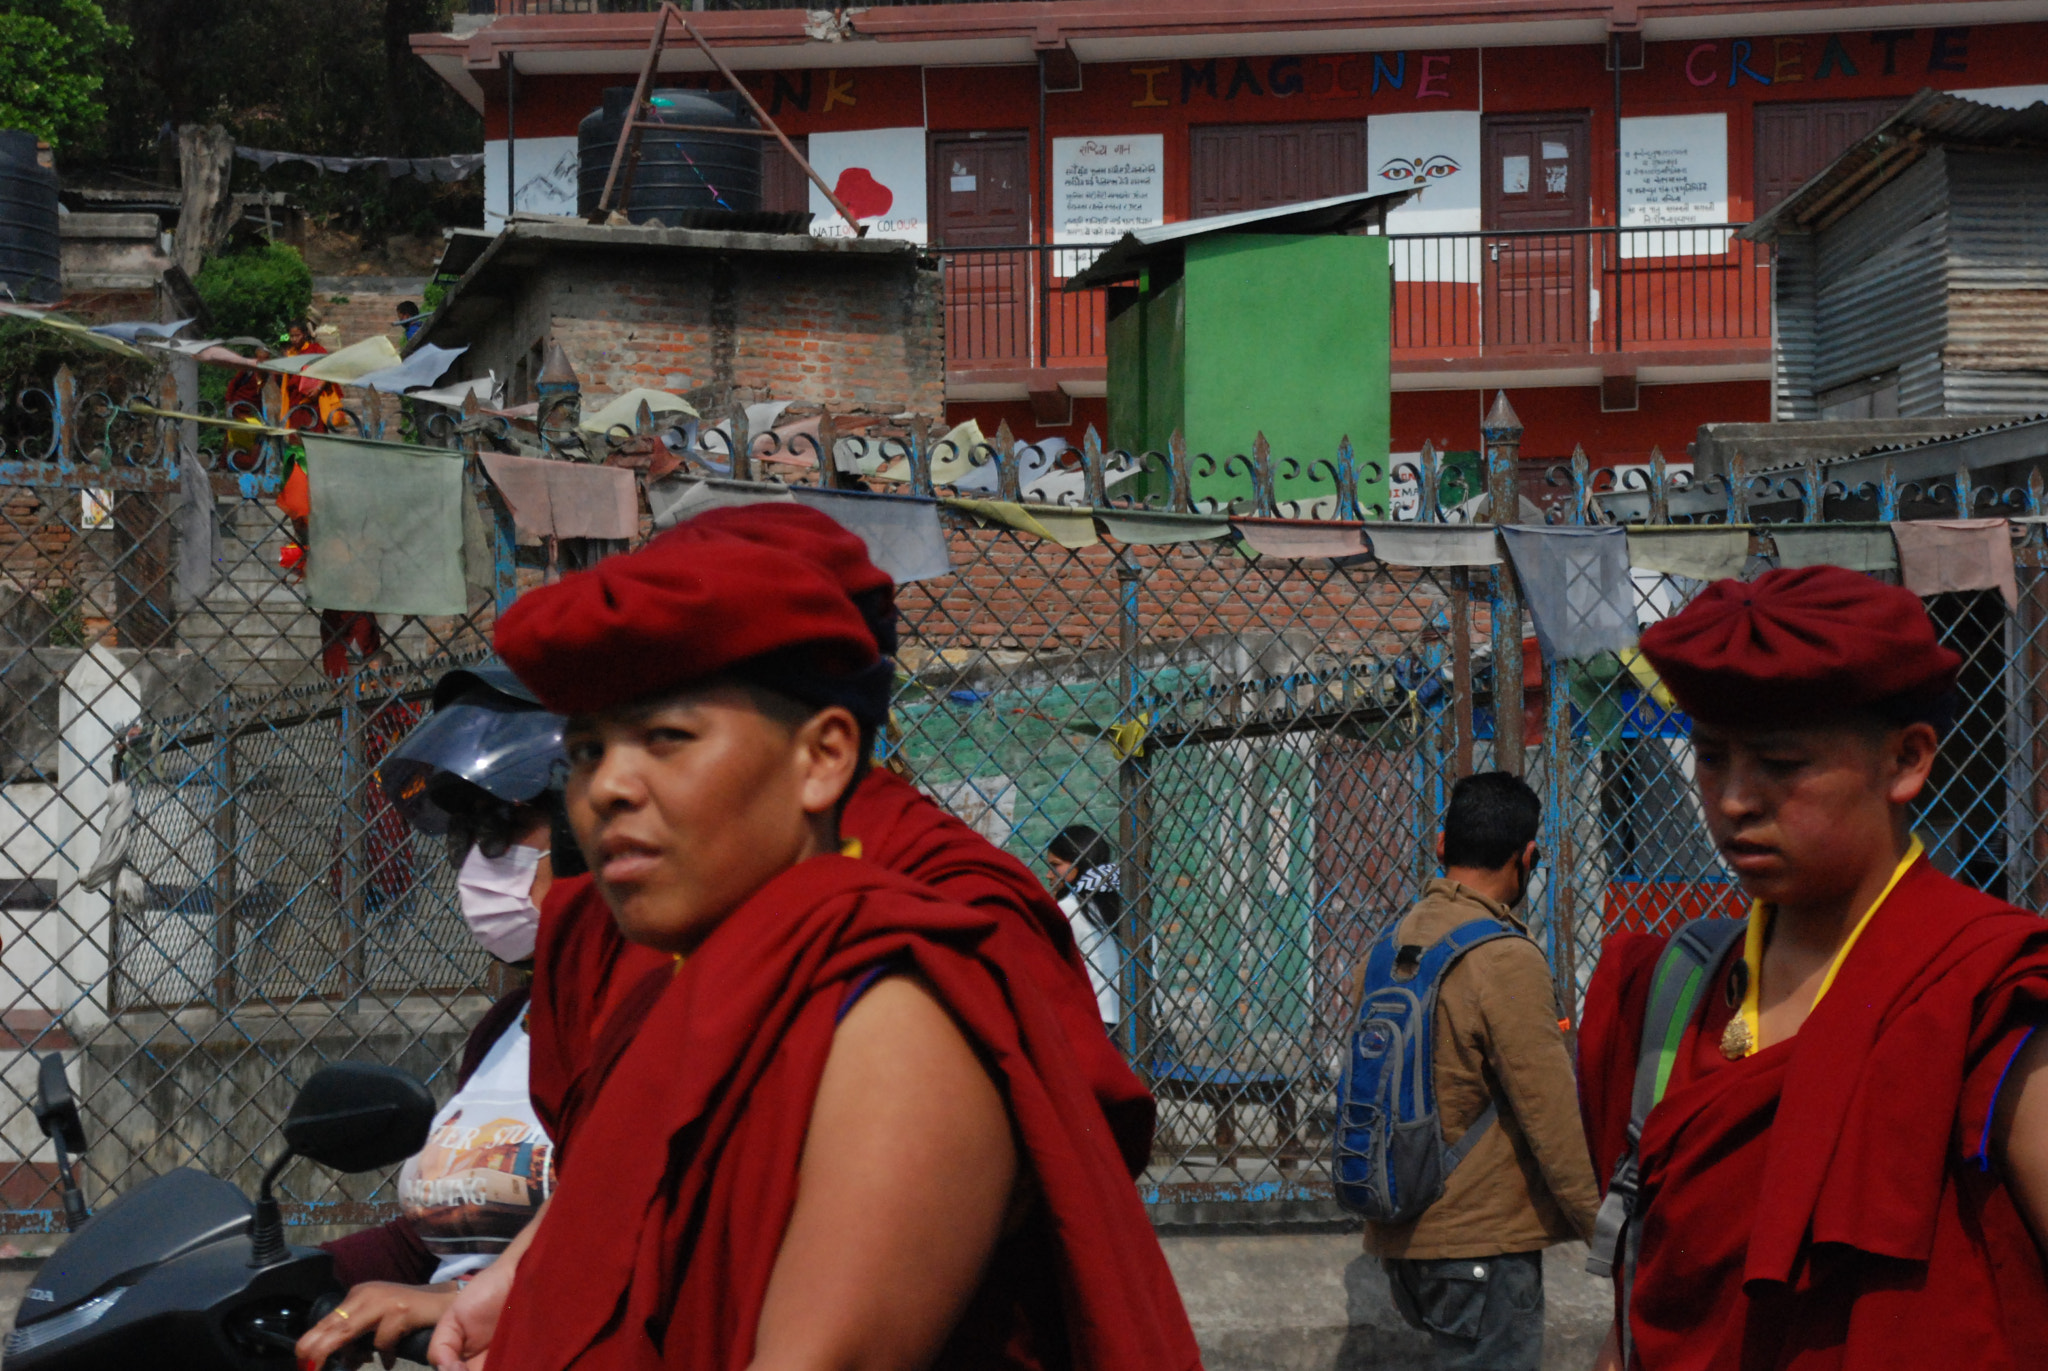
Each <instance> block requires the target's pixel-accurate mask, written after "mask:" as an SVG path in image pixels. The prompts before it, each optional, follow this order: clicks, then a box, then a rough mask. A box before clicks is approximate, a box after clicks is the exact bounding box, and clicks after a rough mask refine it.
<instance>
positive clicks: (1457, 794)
mask: <svg viewBox="0 0 2048 1371" xmlns="http://www.w3.org/2000/svg"><path fill="white" fill-rule="evenodd" d="M1542 822H1543V802H1542V801H1541V800H1539V799H1537V798H1536V792H1535V791H1533V790H1531V789H1529V786H1528V784H1527V783H1526V782H1525V781H1523V780H1522V778H1521V777H1519V776H1512V775H1510V774H1508V773H1507V772H1505V771H1481V772H1477V773H1475V774H1473V775H1470V776H1466V777H1464V778H1463V779H1461V780H1460V781H1459V782H1458V783H1457V784H1456V785H1454V786H1452V787H1451V804H1450V808H1449V809H1448V810H1446V811H1445V813H1444V865H1445V866H1446V867H1453V866H1462V867H1466V868H1468V869H1471V870H1476V871H1498V870H1500V869H1501V868H1502V867H1504V866H1506V865H1507V864H1508V863H1509V862H1511V861H1513V860H1514V859H1515V858H1516V857H1517V856H1518V855H1520V853H1521V851H1522V849H1523V848H1525V847H1527V846H1528V845H1529V844H1530V843H1533V842H1535V841H1536V830H1537V827H1538V826H1539V825H1540V824H1541V823H1542Z"/></svg>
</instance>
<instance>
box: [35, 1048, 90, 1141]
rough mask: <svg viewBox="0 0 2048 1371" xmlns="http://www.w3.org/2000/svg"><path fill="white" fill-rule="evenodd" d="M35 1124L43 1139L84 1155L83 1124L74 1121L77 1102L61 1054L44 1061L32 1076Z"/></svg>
mask: <svg viewBox="0 0 2048 1371" xmlns="http://www.w3.org/2000/svg"><path fill="white" fill-rule="evenodd" d="M36 1123H37V1124H38V1125H39V1126H40V1127H41V1128H42V1130H43V1136H44V1137H46V1138H52V1139H55V1140H56V1141H57V1142H60V1143H62V1144H63V1145H64V1147H65V1148H66V1149H68V1150H69V1151H71V1152H73V1153H80V1152H83V1151H85V1122H84V1121H83V1120H82V1119H80V1118H79V1117H78V1101H77V1100H76V1099H74V1098H73V1097H72V1094H71V1080H70V1078H69V1077H67V1076H66V1075H65V1074H64V1057H63V1055H62V1054H61V1053H57V1052H52V1053H51V1054H50V1055H49V1056H47V1057H44V1058H43V1060H42V1064H41V1066H40V1068H39V1069H38V1071H37V1073H36Z"/></svg>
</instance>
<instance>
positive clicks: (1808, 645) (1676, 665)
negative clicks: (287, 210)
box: [1642, 566, 1963, 728]
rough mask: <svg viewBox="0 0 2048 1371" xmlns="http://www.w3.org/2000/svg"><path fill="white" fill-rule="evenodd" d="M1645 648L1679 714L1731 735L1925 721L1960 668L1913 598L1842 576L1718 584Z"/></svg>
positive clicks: (1649, 637) (1831, 569) (1825, 572)
mask: <svg viewBox="0 0 2048 1371" xmlns="http://www.w3.org/2000/svg"><path fill="white" fill-rule="evenodd" d="M1642 649H1643V655H1644V656H1645V657H1647V658H1649V660H1650V665H1651V666H1653V667H1655V668H1656V669H1657V675H1658V676H1660V677H1661V678H1662V679H1663V681H1664V684H1665V685H1666V686H1668V687H1670V690H1671V693H1672V694H1673V695H1674V696H1676V697H1677V699H1678V703H1679V704H1680V705H1681V706H1682V707H1683V708H1684V709H1685V712H1686V713H1688V714H1690V715H1692V716H1693V717H1694V718H1695V719H1700V720H1703V721H1705V722H1707V723H1713V724H1720V725H1722V726H1724V727H1735V728H1742V727H1750V728H1755V727H1768V726H1771V725H1774V724H1810V723H1815V722H1819V721H1821V720H1824V719H1827V718H1829V717H1831V716H1836V715H1840V714H1843V713H1846V712H1849V711H1853V710H1876V711H1877V712H1879V713H1882V714H1885V715H1887V716H1890V717H1894V718H1901V719H1904V718H1910V717H1916V716H1923V715H1926V714H1929V713H1932V712H1933V711H1934V710H1936V708H1937V707H1938V706H1939V705H1940V704H1941V702H1942V700H1943V698H1944V697H1945V696H1946V695H1947V694H1948V692H1949V691H1950V690H1951V689H1953V688H1954V686H1955V683H1956V673H1957V672H1958V671H1959V670H1961V668H1962V665H1963V659H1962V657H1961V656H1960V655H1958V654H1957V653H1955V652H1952V651H1951V650H1949V649H1948V648H1946V647H1943V646H1942V645H1941V643H1940V642H1939V641H1938V640H1937V639H1936V637H1935V633H1934V624H1933V623H1932V622H1931V621H1930V620H1929V619H1928V617H1927V610H1926V608H1925V607H1924V606H1923V605H1922V604H1921V603H1920V597H1919V596H1917V595H1915V594H1914V593H1913V592H1912V591H1910V590H1906V589H1903V588H1902V587H1899V586H1888V585H1884V584H1882V583H1881V582H1878V581H1874V580H1872V579H1871V578H1870V577H1868V576H1865V575H1863V574H1862V573H1861V572H1856V571H1846V570H1844V569H1843V568H1841V567H1838V566H1813V567H1799V568H1796V569H1794V568H1782V569H1780V570H1777V571H1768V572H1765V573H1764V574H1763V575H1762V576H1759V577H1757V579H1756V580H1754V581H1748V582H1744V581H1716V582H1714V583H1713V584H1712V585H1710V586H1708V587H1707V588H1706V589H1705V590H1703V591H1701V592H1700V594H1699V596H1698V597H1697V598H1696V599H1694V600H1693V602H1692V603H1691V604H1689V605H1687V606H1686V607H1685V608H1684V609H1683V610H1681V611H1679V612H1678V613H1677V614H1675V615H1673V616H1672V617H1671V618H1669V619H1665V620H1663V621H1662V622H1660V623H1656V624H1653V625H1651V626H1650V627H1649V628H1647V629H1645V630H1643V638H1642Z"/></svg>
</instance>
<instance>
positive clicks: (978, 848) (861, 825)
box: [528, 502, 1153, 1176]
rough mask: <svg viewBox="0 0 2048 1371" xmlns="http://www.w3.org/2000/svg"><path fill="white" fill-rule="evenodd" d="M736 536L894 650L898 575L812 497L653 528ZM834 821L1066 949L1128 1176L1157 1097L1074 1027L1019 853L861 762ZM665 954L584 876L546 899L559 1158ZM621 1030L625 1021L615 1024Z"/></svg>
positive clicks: (541, 1106) (921, 878)
mask: <svg viewBox="0 0 2048 1371" xmlns="http://www.w3.org/2000/svg"><path fill="white" fill-rule="evenodd" d="M703 539H734V540H738V541H741V542H745V543H751V544H756V545H759V546H764V547H771V548H778V549H781V550H783V551H786V552H790V553H794V554H796V555H798V556H801V557H803V558H805V559H806V560H807V561H810V562H812V563H814V564H816V565H817V566H818V567H819V568H820V569H821V570H823V571H824V572H825V573H826V574H827V575H829V576H830V577H831V578H832V579H833V580H834V581H836V582H837V583H838V584H839V586H840V587H841V588H842V589H843V590H845V592H846V593H847V596H848V597H849V598H850V599H851V600H852V601H853V602H854V605H855V607H856V608H858V609H859V610H860V611H861V617H862V619H863V620H864V621H865V622H866V623H867V625H868V628H869V631H870V632H872V633H873V634H874V635H875V638H876V642H877V646H879V647H880V649H881V651H882V653H883V655H884V656H889V657H893V656H894V655H895V652H896V603H895V586H894V583H893V582H892V581H891V580H890V577H889V574H888V573H887V572H885V571H883V570H882V569H881V568H879V567H877V566H876V565H875V564H874V562H873V560H872V559H871V558H870V557H869V555H868V549H867V545H866V543H864V542H863V541H862V540H861V539H860V538H859V537H857V536H856V535H854V534H852V533H850V532H848V531H847V530H846V529H845V528H844V527H842V526H841V525H840V524H839V523H837V522H836V521H834V520H833V519H831V518H829V517H828V516H826V515H824V514H821V513H819V512H818V511H817V510H814V509H809V508H806V507H805V506H802V505H797V504H793V503H790V504H785V503H781V502H776V503H773V504H756V505H743V506H739V507H736V508H729V509H716V510H710V511H707V512H706V513H704V514H700V515H698V516H697V517H696V518H694V519H691V520H688V521H687V522H685V523H682V524H679V525H677V526H676V527H675V528H674V529H672V530H670V531H669V532H667V533H665V534H663V535H662V536H661V538H660V539H658V540H657V541H658V542H662V543H668V542H671V541H675V542H690V541H698V540H703ZM839 824H840V831H841V833H842V835H843V836H845V837H847V838H849V839H851V840H853V841H856V842H858V843H859V844H860V847H861V856H862V859H863V860H866V861H870V862H873V863H875V864H877V865H879V866H882V867H886V868H887V869H888V870H890V871H895V872H898V873H900V874H902V875H905V876H909V877H910V878H911V879H913V880H915V881H918V882H921V883H922V884H925V885H928V886H930V887H931V888H932V889H934V890H936V891H938V892H939V893H941V894H943V895H945V896H946V897H947V898H948V899H951V900H955V901H957V902H959V903H961V904H966V905H972V906H975V907H977V908H982V909H986V910H988V911H989V912H990V913H992V914H995V915H997V916H999V917H1003V918H1006V919H1015V920H1017V921H1018V922H1019V923H1021V924H1022V925H1024V926H1026V927H1029V928H1031V929H1033V930H1035V931H1036V932H1038V933H1039V934H1041V935H1042V936H1043V937H1044V938H1045V939H1046V940H1047V941H1048V942H1049V943H1050V944H1051V946H1052V949H1053V951H1054V952H1055V953H1056V954H1057V955H1058V956H1059V957H1060V958H1061V959H1063V960H1065V961H1066V962H1068V963H1069V964H1070V966H1071V969H1072V972H1073V980H1074V984H1075V986H1076V987H1077V988H1078V990H1079V993H1078V994H1076V995H1060V996H1057V997H1055V1000H1054V1006H1055V1008H1056V1009H1057V1010H1058V1012H1060V1013H1061V1014H1062V1015H1064V1016H1069V1017H1074V1018H1075V1020H1076V1021H1075V1023H1074V1024H1073V1025H1071V1027H1072V1028H1073V1030H1074V1032H1073V1036H1074V1038H1075V1041H1076V1044H1077V1046H1078V1047H1079V1049H1080V1050H1081V1051H1082V1053H1083V1055H1084V1058H1085V1060H1084V1062H1083V1065H1084V1069H1085V1070H1087V1072H1088V1073H1089V1078H1090V1079H1091V1080H1092V1081H1093V1082H1095V1085H1096V1089H1097V1093H1098V1094H1099V1095H1101V1096H1102V1097H1103V1098H1105V1099H1110V1098H1116V1099H1118V1100H1119V1104H1118V1106H1117V1107H1118V1108H1119V1109H1120V1110H1121V1111H1125V1112H1133V1111H1135V1112H1136V1113H1137V1114H1138V1115H1141V1116H1142V1117H1134V1118H1133V1121H1132V1126H1131V1128H1129V1129H1127V1130H1125V1131H1127V1132H1129V1133H1131V1134H1133V1135H1135V1134H1136V1133H1137V1132H1138V1131H1139V1130H1141V1129H1142V1131H1143V1132H1144V1134H1145V1136H1146V1140H1147V1145H1146V1146H1144V1147H1140V1148H1137V1149H1136V1150H1135V1152H1134V1153H1133V1157H1132V1160H1131V1170H1132V1174H1133V1175H1134V1176H1135V1175H1136V1174H1137V1172H1138V1170H1139V1169H1141V1168H1142V1167H1143V1166H1144V1165H1145V1162H1146V1161H1147V1160H1148V1158H1149V1153H1150V1146H1149V1139H1150V1131H1151V1128H1152V1121H1153V1104H1152V1098H1151V1096H1150V1095H1149V1094H1147V1093H1146V1091H1145V1088H1144V1086H1143V1085H1142V1084H1141V1083H1140V1082H1139V1080H1138V1079H1137V1077H1136V1076H1135V1075H1133V1074H1132V1073H1131V1071H1130V1069H1129V1067H1128V1066H1126V1065H1125V1063H1124V1060H1123V1058H1122V1056H1121V1055H1120V1054H1118V1053H1117V1051H1116V1049H1115V1048H1114V1046H1113V1045H1111V1044H1110V1043H1109V1042H1108V1040H1107V1038H1106V1037H1105V1036H1104V1035H1102V1034H1094V1033H1087V1032H1083V1031H1081V1030H1082V1028H1083V1027H1084V1025H1083V1024H1082V1022H1081V1021H1080V1017H1079V1016H1083V1015H1094V1014H1096V1010H1095V1009H1094V1008H1092V1007H1091V1006H1092V1005H1093V1001H1092V999H1087V998H1086V995H1087V994H1088V991H1087V986H1088V979H1087V970H1086V968H1085V966H1084V965H1083V964H1082V962H1081V959H1080V952H1079V950H1078V949H1077V948H1076V947H1075V946H1074V937H1073V931H1072V927H1071V925H1070V924H1069V923H1068V921H1067V919H1066V916H1065V915H1063V914H1061V913H1060V910H1059V906H1058V905H1057V904H1056V903H1054V901H1053V899H1052V897H1051V896H1050V895H1048V894H1046V892H1045V887H1044V886H1043V885H1041V884H1040V883H1039V881H1038V879H1037V878H1036V877H1034V876H1033V875H1032V874H1031V872H1030V871H1029V869H1027V868H1026V867H1025V866H1024V864H1023V863H1022V862H1020V861H1018V860H1017V859H1016V858H1015V857H1012V856H1011V855H1010V854H1009V853H1007V852H1004V851H1002V850H1001V849H1000V848H998V847H996V846H995V845H994V844H992V843H990V842H989V841H988V839H986V838H984V837H982V836H981V834H979V833H977V832H975V831H974V830H973V829H971V828H969V827H968V826H967V825H966V824H964V823H962V822H961V821H960V820H959V819H957V818H955V817H954V816H952V815H951V814H948V813H947V812H946V811H944V810H943V809H941V808H939V806H938V805H936V804H934V803H933V802H932V801H931V800H930V799H928V798H927V797H926V796H925V795H924V794H923V793H922V792H920V791H918V790H917V789H916V788H915V787H914V786H911V785H910V784H908V783H907V782H905V781H903V780H902V779H900V778H899V777H897V776H894V775H892V774H890V773H888V772H886V771H877V770H870V771H868V772H867V773H866V774H864V775H863V776H862V777H861V779H860V781H859V782H858V783H857V784H856V785H855V786H854V790H853V793H852V795H851V796H849V797H848V799H847V802H846V807H845V809H844V810H843V811H842V813H841V814H840V820H839ZM666 965H667V958H665V957H664V956H662V955H661V954H660V953H658V952H656V951H654V950H653V949H651V948H647V947H642V946H638V945H636V944H633V943H629V942H627V941H626V940H625V938H624V937H623V936H622V935H621V934H620V933H619V930H618V926H617V925H616V924H615V923H613V921H612V917H611V911H610V910H609V909H608V908H606V907H605V905H604V901H603V897H602V896H600V895H599V894H598V892H597V888H596V885H595V883H594V881H593V879H592V878H591V877H588V876H581V877H576V878H573V879H571V880H565V881H562V882H559V883H558V884H557V885H556V887H555V889H554V891H553V892H552V893H551V895H550V897H549V899H548V902H547V907H546V908H545V909H544V910H543V911H542V917H541V930H540V937H539V941H538V943H537V945H536V947H535V950H534V972H535V974H534V993H533V1001H532V1008H531V1010H530V1012H529V1018H528V1028H529V1031H530V1033H531V1035H532V1041H533V1059H532V1067H531V1075H532V1091H533V1100H534V1105H535V1108H536V1109H537V1110H538V1111H539V1113H540V1117H541V1120H542V1122H543V1123H545V1124H546V1125H547V1129H548V1136H549V1137H551V1138H553V1139H554V1140H555V1144H556V1168H557V1170H558V1171H560V1170H562V1169H563V1168H565V1167H566V1166H567V1164H568V1158H567V1154H568V1151H569V1147H570V1139H571V1138H572V1136H573V1134H574V1133H575V1130H576V1124H577V1122H578V1121H579V1118H580V1115H581V1105H583V1104H585V1103H587V1102H588V1099H587V1092H586V1091H585V1090H583V1089H581V1088H580V1087H579V1080H580V1078H581V1076H582V1073H583V1070H584V1066H585V1063H586V1061H587V1060H588V1057H589V1054H590V1052H591V1049H592V1047H593V1044H594V1042H595V1039H596V1036H597V1033H598V1031H599V1025H601V1024H603V1023H605V1022H606V1021H607V1019H608V1018H609V1017H610V1012H611V1010H612V1009H613V1008H615V1007H616V1006H617V1005H618V1004H620V1003H621V1002H622V1001H624V1000H627V999H628V998H629V997H630V992H631V991H632V989H633V987H634V986H635V985H636V984H637V983H638V982H639V981H640V980H641V979H642V978H643V977H644V976H645V975H646V974H647V973H648V972H649V971H650V970H653V969H658V968H660V967H664V966H666ZM614 1029H615V1031H619V1032H625V1031H628V1030H629V1029H630V1025H629V1024H624V1023H621V1024H617V1025H615V1026H614Z"/></svg>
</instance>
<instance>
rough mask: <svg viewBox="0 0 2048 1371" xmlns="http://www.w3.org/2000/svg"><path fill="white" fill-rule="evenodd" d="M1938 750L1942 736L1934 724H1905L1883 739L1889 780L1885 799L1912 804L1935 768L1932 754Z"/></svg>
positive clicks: (1899, 803) (1896, 802)
mask: <svg viewBox="0 0 2048 1371" xmlns="http://www.w3.org/2000/svg"><path fill="white" fill-rule="evenodd" d="M1940 750H1941V739H1940V737H1939V736H1938V735H1937V734H1936V733H1935V731H1934V725H1933V724H1928V723H1916V724H1907V725H1906V726H1905V727H1904V728H1902V729H1899V730H1898V731H1897V732H1896V733H1893V734H1892V735H1891V736H1890V738H1889V739H1887V741H1886V751H1887V753H1888V754H1889V755H1888V756H1887V757H1886V758H1885V761H1886V763H1887V764H1888V768H1889V770H1890V772H1891V779H1890V781H1889V783H1888V784H1887V785H1886V786H1885V798H1886V799H1887V800H1890V801H1891V802H1892V803H1893V804H1895V805H1903V804H1911V803H1912V802H1913V801H1914V800H1917V799H1918V798H1920V792H1921V791H1922V790H1923V789H1925V788H1926V786H1927V777H1928V775H1929V773H1931V772H1932V771H1933V770H1934V758H1935V754H1936V753H1938V752H1940Z"/></svg>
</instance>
